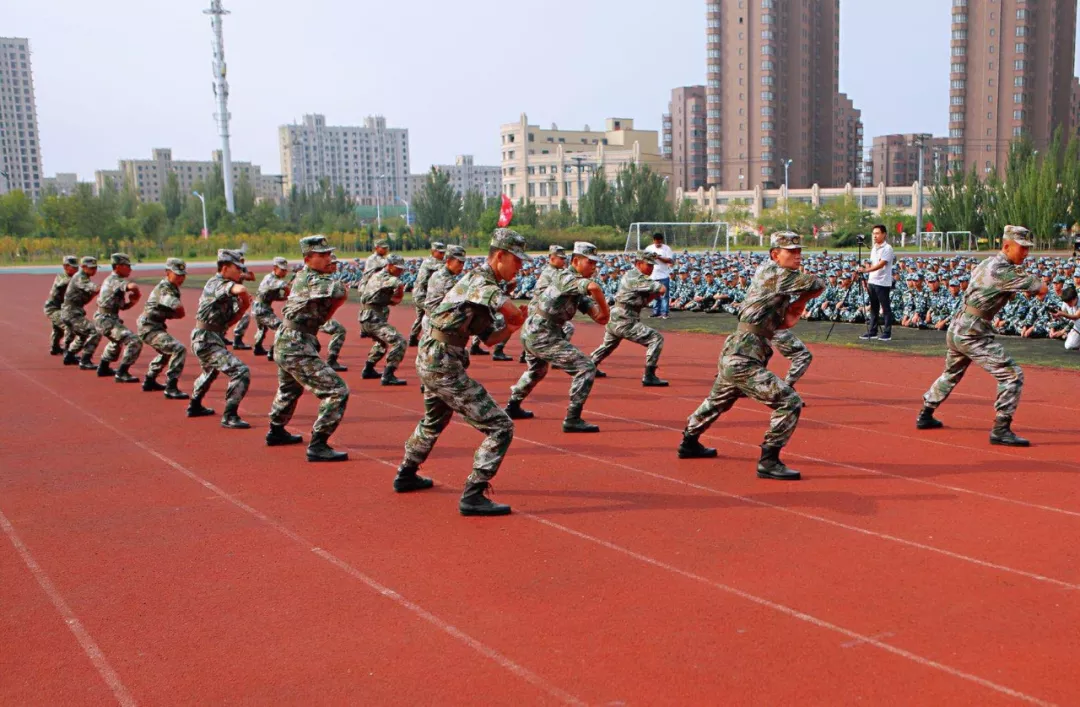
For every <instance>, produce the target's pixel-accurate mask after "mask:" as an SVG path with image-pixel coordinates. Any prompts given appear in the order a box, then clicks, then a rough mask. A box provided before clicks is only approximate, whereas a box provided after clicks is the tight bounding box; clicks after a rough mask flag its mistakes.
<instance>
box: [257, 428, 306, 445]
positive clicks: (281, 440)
mask: <svg viewBox="0 0 1080 707" xmlns="http://www.w3.org/2000/svg"><path fill="white" fill-rule="evenodd" d="M303 441H304V438H303V437H301V436H300V435H294V434H292V433H291V432H289V431H288V430H286V429H285V426H284V425H270V431H269V432H267V433H266V446H267V447H286V446H288V445H290V444H300V443H301V442H303Z"/></svg>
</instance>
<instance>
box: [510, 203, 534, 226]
mask: <svg viewBox="0 0 1080 707" xmlns="http://www.w3.org/2000/svg"><path fill="white" fill-rule="evenodd" d="M539 220H540V212H539V211H538V210H537V208H536V204H535V203H534V202H532V201H526V200H525V198H524V197H522V198H521V199H518V203H517V207H516V208H515V209H514V223H515V224H520V225H522V226H535V225H536V224H537V223H538V222H539Z"/></svg>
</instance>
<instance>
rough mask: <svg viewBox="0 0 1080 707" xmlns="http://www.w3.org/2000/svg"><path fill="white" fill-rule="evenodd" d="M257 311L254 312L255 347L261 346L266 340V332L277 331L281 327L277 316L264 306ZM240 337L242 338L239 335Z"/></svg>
mask: <svg viewBox="0 0 1080 707" xmlns="http://www.w3.org/2000/svg"><path fill="white" fill-rule="evenodd" d="M257 309H258V311H256V312H255V324H256V327H255V341H254V344H255V345H256V346H262V343H263V341H264V340H265V339H266V331H267V330H268V329H272V330H274V331H277V330H278V328H279V327H280V326H281V320H280V319H278V315H277V314H275V313H274V310H273V309H272V308H270V307H267V306H265V305H262V306H259V307H258V308H257ZM240 336H243V334H242V333H241V334H240Z"/></svg>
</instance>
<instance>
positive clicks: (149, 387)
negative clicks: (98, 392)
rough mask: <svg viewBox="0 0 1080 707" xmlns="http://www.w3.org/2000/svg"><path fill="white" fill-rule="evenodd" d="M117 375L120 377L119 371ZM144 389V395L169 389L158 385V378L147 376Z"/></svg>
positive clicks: (143, 383)
mask: <svg viewBox="0 0 1080 707" xmlns="http://www.w3.org/2000/svg"><path fill="white" fill-rule="evenodd" d="M117 375H119V371H117ZM142 389H143V392H144V393H154V392H157V391H159V390H168V387H167V386H164V385H162V384H161V383H158V382H157V378H156V377H151V376H150V375H149V374H147V376H146V378H143V382H142Z"/></svg>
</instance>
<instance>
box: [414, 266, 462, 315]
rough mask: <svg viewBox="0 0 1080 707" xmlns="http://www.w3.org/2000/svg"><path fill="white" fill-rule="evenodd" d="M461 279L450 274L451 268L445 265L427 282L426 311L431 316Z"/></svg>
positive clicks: (424, 301) (424, 300)
mask: <svg viewBox="0 0 1080 707" xmlns="http://www.w3.org/2000/svg"><path fill="white" fill-rule="evenodd" d="M459 279H460V276H459V275H455V274H454V273H452V272H450V268H448V267H446V266H445V265H444V266H442V267H441V268H439V269H438V270H437V271H435V272H434V273H433V274H432V275H431V277H430V278H429V279H428V281H427V287H426V289H427V292H426V294H425V295H424V299H423V303H424V311H426V312H427V313H428V314H431V312H432V310H434V309H435V308H436V307H438V306H439V304H440V303H442V301H443V298H444V297H446V293H448V292H449V291H450V290H451V289H452V288H453V287H454V284H455V283H456V282H457V281H458V280H459ZM414 294H415V293H414Z"/></svg>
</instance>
